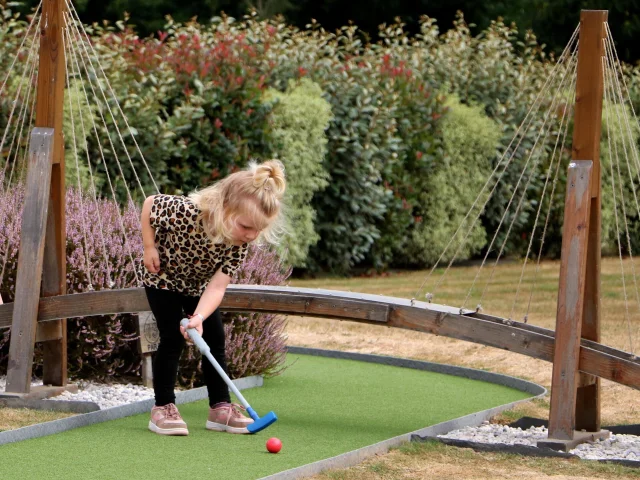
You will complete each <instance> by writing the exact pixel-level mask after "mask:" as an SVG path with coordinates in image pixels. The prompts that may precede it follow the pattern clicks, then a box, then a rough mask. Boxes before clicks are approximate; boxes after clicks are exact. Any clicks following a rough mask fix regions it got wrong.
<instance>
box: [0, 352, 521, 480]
mask: <svg viewBox="0 0 640 480" xmlns="http://www.w3.org/2000/svg"><path fill="white" fill-rule="evenodd" d="M380 358H385V357H380ZM287 365H288V368H287V370H286V371H285V372H284V373H283V374H282V375H280V376H278V377H275V378H271V379H267V380H266V381H265V383H264V386H263V387H261V388H254V389H250V390H246V391H244V392H243V395H245V397H246V398H247V400H248V401H249V403H250V404H251V406H252V407H253V408H254V409H255V410H256V411H257V412H258V414H259V415H263V414H265V413H267V412H268V411H269V410H273V411H275V412H276V414H277V415H278V421H277V422H276V423H275V424H273V425H272V426H270V427H269V428H267V429H265V430H264V431H262V432H259V433H257V434H255V435H231V434H226V433H217V432H209V431H207V430H205V428H204V424H205V421H206V416H207V403H206V400H202V401H197V402H193V403H188V404H183V405H180V406H179V409H180V412H181V413H182V416H183V417H184V419H185V421H186V422H187V424H188V425H189V431H190V435H189V436H188V437H161V436H159V435H155V434H153V433H151V432H149V431H148V430H147V423H148V419H149V415H148V413H145V414H142V415H135V416H130V417H126V418H120V419H117V420H112V421H109V422H104V423H99V424H94V425H89V426H86V427H82V428H77V429H74V430H69V431H66V432H62V433H58V434H55V435H50V436H46V437H41V438H35V439H31V440H25V441H22V442H16V443H10V444H6V445H3V446H0V479H3V480H10V479H11V480H13V479H20V480H26V479H32V478H49V479H66V480H76V479H77V480H81V479H82V480H87V479H122V478H131V479H136V480H145V479H150V480H161V479H171V480H174V479H176V478H192V479H196V478H215V479H234V480H236V479H237V480H240V479H258V478H262V477H265V476H269V475H272V474H276V473H277V472H282V471H286V470H289V469H293V468H296V467H300V466H302V465H306V464H310V463H313V462H317V461H319V460H322V459H327V458H330V457H335V456H337V455H341V454H344V453H345V452H350V451H353V450H356V449H360V448H362V447H366V446H368V445H372V444H376V443H378V442H381V441H384V440H387V439H390V438H392V437H396V436H398V435H402V434H407V433H409V432H414V431H416V430H419V429H422V428H424V427H428V426H430V425H434V424H438V423H441V422H445V421H447V420H451V419H456V418H459V417H463V416H465V415H469V414H472V413H474V412H479V411H483V410H487V409H490V408H493V407H497V406H500V405H504V404H509V403H512V402H516V401H519V400H524V399H527V398H531V397H532V396H533V395H532V394H531V393H526V392H524V391H521V390H517V389H514V388H509V387H506V386H502V385H496V384H494V383H489V382H483V381H479V380H471V379H469V378H463V377H461V376H453V375H445V374H442V373H434V372H431V371H423V370H416V369H413V368H402V367H398V366H391V365H384V364H376V363H369V362H364V361H355V360H348V359H340V358H327V357H320V356H311V355H302V354H299V353H291V352H290V353H289V354H288V356H287ZM270 437H278V438H279V439H280V440H282V450H281V451H280V453H278V454H271V453H268V452H267V450H266V447H265V443H266V441H267V439H269V438H270ZM291 478H293V477H291Z"/></svg>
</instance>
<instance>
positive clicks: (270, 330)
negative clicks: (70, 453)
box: [0, 186, 291, 385]
mask: <svg viewBox="0 0 640 480" xmlns="http://www.w3.org/2000/svg"><path fill="white" fill-rule="evenodd" d="M66 202H67V204H66V214H67V232H66V234H67V292H68V293H80V292H87V291H91V290H102V289H105V288H116V289H118V288H132V287H137V286H139V281H138V277H137V273H136V270H135V268H134V263H138V262H139V259H140V256H141V252H142V238H141V235H140V223H139V218H140V214H139V209H138V208H137V207H136V206H133V205H129V206H128V207H127V208H125V209H124V210H122V211H121V215H118V211H119V210H118V209H119V207H118V206H117V205H116V204H115V203H114V202H112V201H109V200H99V201H98V202H96V201H94V200H93V199H92V198H89V197H88V196H87V195H81V194H80V193H79V192H78V191H77V190H75V189H69V190H68V192H67V196H66ZM23 203H24V188H23V187H22V186H16V187H12V188H10V189H9V190H7V191H4V189H3V190H2V191H0V271H2V269H3V268H4V275H3V276H2V278H1V281H0V294H1V295H2V298H3V299H4V301H5V302H12V301H13V298H14V294H15V292H14V285H15V280H16V269H17V263H18V247H19V244H20V237H19V235H20V221H21V217H22V205H23ZM5 258H6V261H5ZM132 259H133V262H132ZM290 273H291V270H290V269H289V268H285V267H284V266H283V265H282V264H281V263H280V261H279V259H278V257H277V255H276V254H275V253H274V252H272V251H270V250H264V249H259V248H255V247H252V248H251V249H250V251H249V255H248V256H247V260H246V262H245V265H244V266H243V267H242V268H241V269H240V270H239V272H238V275H237V279H235V283H255V284H263V285H280V284H282V283H283V282H284V281H285V280H286V279H287V278H288V277H289V275H290ZM224 318H225V332H226V335H227V345H228V349H227V355H228V364H229V370H230V373H231V375H232V377H234V378H238V377H240V376H246V375H253V374H265V375H275V374H277V373H279V372H280V371H281V369H282V364H283V362H284V354H285V353H284V352H285V337H284V335H283V329H284V325H285V323H284V319H283V318H282V317H278V316H275V315H256V314H249V315H243V316H241V315H225V317H224ZM9 337H10V335H9V331H8V330H5V331H4V332H2V331H0V371H1V372H5V371H6V367H7V357H8V352H9ZM137 339H138V333H137V328H136V317H135V316H134V315H114V316H108V317H104V316H103V317H86V318H76V319H70V320H69V321H68V352H69V363H68V365H69V374H70V375H71V376H73V377H76V378H91V379H94V380H103V381H107V380H111V379H112V378H113V377H123V376H126V377H130V376H136V377H137V376H140V365H141V356H140V355H139V353H138V344H137ZM199 365H200V355H199V354H196V351H195V349H194V348H193V347H190V348H189V349H188V350H187V351H186V352H185V355H183V360H182V380H183V383H185V384H187V385H194V384H195V381H196V380H195V379H196V378H197V375H196V371H197V369H198V368H199ZM40 369H41V354H40V352H39V349H38V348H36V356H35V369H34V374H35V375H39V374H40Z"/></svg>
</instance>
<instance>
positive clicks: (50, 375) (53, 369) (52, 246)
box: [36, 0, 67, 386]
mask: <svg viewBox="0 0 640 480" xmlns="http://www.w3.org/2000/svg"><path fill="white" fill-rule="evenodd" d="M65 9H66V6H65V3H64V1H63V0H44V1H43V4H42V25H43V28H42V30H41V37H40V59H39V60H40V61H39V65H38V86H37V103H36V127H46V128H53V129H54V132H55V137H54V146H53V156H52V159H51V162H52V164H53V169H52V173H51V189H50V193H49V209H48V218H47V230H46V239H45V251H44V265H43V278H42V295H43V296H44V297H49V296H54V295H63V294H64V293H66V251H65V247H66V231H65V181H64V175H65V173H64V172H65V168H64V138H63V133H62V120H63V108H64V86H65V78H66V75H65V55H64V44H63V41H62V27H63V25H64V20H63V14H64V11H65ZM36 341H43V342H44V343H43V383H44V384H45V385H57V386H64V385H66V384H67V325H66V321H65V320H64V319H61V320H58V321H57V322H54V323H50V324H48V325H43V326H41V327H40V328H39V331H38V332H37V334H36Z"/></svg>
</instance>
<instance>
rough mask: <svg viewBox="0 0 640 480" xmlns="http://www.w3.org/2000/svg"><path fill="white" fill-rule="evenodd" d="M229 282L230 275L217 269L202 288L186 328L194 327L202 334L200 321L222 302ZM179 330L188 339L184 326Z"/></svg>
mask: <svg viewBox="0 0 640 480" xmlns="http://www.w3.org/2000/svg"><path fill="white" fill-rule="evenodd" d="M230 282H231V277H230V276H229V275H227V274H226V273H222V269H220V270H218V271H217V272H216V273H215V274H214V275H213V277H212V278H211V280H210V281H209V284H208V285H207V288H206V289H205V290H204V293H203V294H202V297H200V301H199V302H198V306H197V307H196V311H195V312H193V315H191V317H189V325H187V328H195V329H196V330H197V331H198V333H199V334H200V335H202V322H203V320H204V319H206V318H208V317H209V316H210V315H211V314H212V313H213V312H214V311H215V310H216V308H218V307H219V306H220V304H221V303H222V297H224V294H225V292H226V291H227V286H228V285H229V283H230ZM180 331H181V332H182V334H183V335H184V338H186V339H189V335H188V334H187V332H186V331H185V329H184V328H182V327H180Z"/></svg>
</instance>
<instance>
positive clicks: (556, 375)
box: [549, 160, 593, 440]
mask: <svg viewBox="0 0 640 480" xmlns="http://www.w3.org/2000/svg"><path fill="white" fill-rule="evenodd" d="M592 167H593V163H592V162H591V161H586V160H585V161H573V162H571V163H570V164H569V169H568V173H567V193H566V199H565V209H564V211H565V217H564V226H563V231H562V259H561V263H560V287H559V289H558V311H557V314H556V337H555V338H556V348H555V351H554V357H553V376H552V380H551V409H550V415H549V438H553V439H558V440H571V439H573V434H574V431H575V408H576V382H577V378H578V377H577V376H578V366H579V361H580V360H579V358H580V357H579V355H580V330H581V327H582V314H583V306H584V291H585V273H586V270H587V246H588V239H589V236H588V234H589V219H590V210H591V195H590V185H591V174H592Z"/></svg>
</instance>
